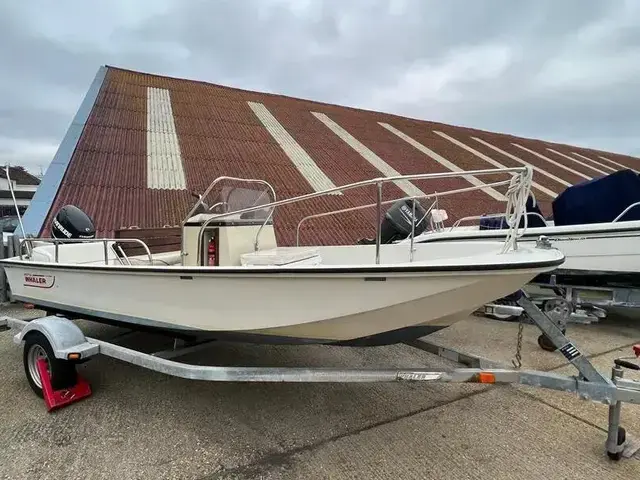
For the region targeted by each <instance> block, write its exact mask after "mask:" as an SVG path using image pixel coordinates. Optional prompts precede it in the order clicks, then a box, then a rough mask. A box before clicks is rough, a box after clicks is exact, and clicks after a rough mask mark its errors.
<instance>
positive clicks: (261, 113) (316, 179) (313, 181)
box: [247, 102, 342, 195]
mask: <svg viewBox="0 0 640 480" xmlns="http://www.w3.org/2000/svg"><path fill="white" fill-rule="evenodd" d="M247 104H248V105H249V107H250V108H251V110H253V113H254V114H255V115H256V117H258V120H260V122H261V123H262V125H264V127H265V128H266V129H267V131H268V132H269V134H270V135H271V136H272V137H273V139H274V140H275V141H276V142H277V143H278V145H279V146H280V148H282V150H283V151H284V153H285V154H286V155H287V157H289V159H290V160H291V162H292V163H293V165H294V166H295V167H296V168H297V169H298V171H299V172H300V174H301V175H302V176H303V177H304V178H305V180H306V181H307V182H309V185H311V188H313V189H314V190H315V191H316V192H321V191H324V190H329V189H331V188H336V185H335V184H334V183H333V182H332V181H331V179H330V178H329V177H328V176H327V175H325V173H324V172H323V171H322V169H320V167H318V165H317V164H316V162H314V161H313V159H312V158H311V157H310V156H309V154H308V153H307V152H306V151H305V150H304V148H302V147H301V146H300V144H299V143H298V142H296V140H295V139H294V138H293V137H292V136H291V134H290V133H289V132H287V130H286V129H285V128H284V127H283V126H282V124H281V123H280V122H278V120H277V119H276V118H275V117H274V116H273V115H272V114H271V112H270V111H269V110H268V109H267V107H265V106H264V105H263V104H262V103H258V102H247ZM330 195H342V192H339V191H337V192H331V193H330Z"/></svg>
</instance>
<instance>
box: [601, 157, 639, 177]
mask: <svg viewBox="0 0 640 480" xmlns="http://www.w3.org/2000/svg"><path fill="white" fill-rule="evenodd" d="M598 158H601V159H602V160H605V161H607V162H609V163H611V164H612V165H617V166H618V167H620V168H622V169H623V170H629V169H631V170H633V171H634V172H636V173H638V170H636V169H635V168H631V167H627V166H626V165H623V164H621V163H618V162H614V161H613V160H610V159H608V158H607V157H603V156H602V155H598Z"/></svg>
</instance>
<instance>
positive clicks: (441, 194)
mask: <svg viewBox="0 0 640 480" xmlns="http://www.w3.org/2000/svg"><path fill="white" fill-rule="evenodd" d="M509 182H511V180H502V181H499V182H492V183H485V184H483V185H480V186H473V187H465V188H457V189H455V190H445V191H443V192H434V193H429V194H425V195H414V196H406V197H398V198H394V199H393V200H385V201H384V202H382V203H381V205H389V204H392V203H396V202H398V201H401V200H414V201H415V200H429V199H432V198H433V199H435V200H434V201H433V203H432V204H431V205H430V206H429V208H428V209H427V211H426V215H428V214H429V213H430V212H431V211H432V210H433V209H437V206H438V200H439V199H440V198H441V197H446V196H450V195H456V194H458V193H465V192H472V191H475V190H481V189H484V188H487V187H499V186H501V185H507V184H509ZM377 205H378V204H377V203H369V204H367V205H358V206H356V207H348V208H341V209H338V210H330V211H328V212H322V213H314V214H312V215H307V216H306V217H304V218H302V219H301V220H300V221H299V222H298V225H297V226H296V246H300V228H301V227H302V224H303V223H304V222H306V221H307V220H312V219H314V218H321V217H328V216H332V215H338V214H340V213H347V212H355V211H358V210H364V209H367V208H372V207H375V206H377ZM414 213H415V212H414ZM426 215H425V216H426ZM499 215H500V216H504V213H501V214H499ZM423 218H424V217H423ZM423 218H421V219H420V221H418V222H416V223H420V222H421V221H422V220H423Z"/></svg>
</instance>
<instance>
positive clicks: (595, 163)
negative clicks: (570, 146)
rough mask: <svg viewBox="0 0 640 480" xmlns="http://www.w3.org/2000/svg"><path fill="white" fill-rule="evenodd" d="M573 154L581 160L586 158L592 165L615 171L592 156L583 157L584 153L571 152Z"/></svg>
mask: <svg viewBox="0 0 640 480" xmlns="http://www.w3.org/2000/svg"><path fill="white" fill-rule="evenodd" d="M571 153H572V154H573V155H575V156H576V157H580V158H582V159H583V160H588V161H589V162H591V163H593V164H594V165H598V166H599V167H602V168H606V169H607V170H611V171H612V172H616V171H617V170H616V169H615V168H613V167H611V166H609V165H605V164H604V163H600V162H598V161H596V160H594V159H592V158H589V157H585V156H584V155H581V154H579V153H578V152H571Z"/></svg>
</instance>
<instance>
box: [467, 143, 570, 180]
mask: <svg viewBox="0 0 640 480" xmlns="http://www.w3.org/2000/svg"><path fill="white" fill-rule="evenodd" d="M471 138H472V139H474V140H475V141H476V142H478V143H481V144H482V145H484V146H486V147H489V148H491V149H493V150H495V151H496V152H498V153H501V154H502V155H504V156H506V157H509V158H510V159H511V160H515V161H516V162H518V163H521V164H522V165H529V166H530V167H531V168H532V169H533V170H534V171H536V172H538V173H540V174H542V175H545V176H547V177H549V178H550V179H552V180H555V181H556V182H558V183H560V184H561V185H564V186H565V187H570V186H571V184H570V183H569V182H567V181H566V180H563V179H561V178H559V177H556V176H555V175H554V174H552V173H549V172H547V171H546V170H543V169H541V168H540V167H537V166H536V165H532V164H531V163H529V162H525V161H524V160H522V159H521V158H520V157H517V156H515V155H514V154H512V153H509V152H507V151H505V150H502V149H501V148H498V147H496V146H495V145H492V144H491V143H489V142H487V141H485V140H483V139H481V138H478V137H471Z"/></svg>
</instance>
